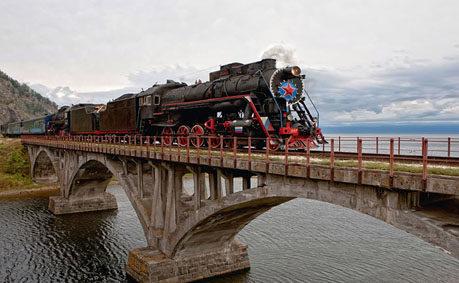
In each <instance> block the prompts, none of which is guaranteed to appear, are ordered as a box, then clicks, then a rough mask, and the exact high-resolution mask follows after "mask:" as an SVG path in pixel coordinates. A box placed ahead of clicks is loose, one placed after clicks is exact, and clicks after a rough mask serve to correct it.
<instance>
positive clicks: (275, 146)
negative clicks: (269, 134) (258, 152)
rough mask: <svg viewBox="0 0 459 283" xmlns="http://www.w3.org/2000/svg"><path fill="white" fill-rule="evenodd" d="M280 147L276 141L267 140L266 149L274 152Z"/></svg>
mask: <svg viewBox="0 0 459 283" xmlns="http://www.w3.org/2000/svg"><path fill="white" fill-rule="evenodd" d="M280 146H281V143H280V141H279V140H278V139H269V142H268V147H269V150H271V151H276V150H278V149H279V147H280Z"/></svg>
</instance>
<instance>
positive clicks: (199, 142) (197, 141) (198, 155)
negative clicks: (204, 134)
mask: <svg viewBox="0 0 459 283" xmlns="http://www.w3.org/2000/svg"><path fill="white" fill-rule="evenodd" d="M196 145H197V146H196V161H197V163H198V164H201V137H200V136H196Z"/></svg>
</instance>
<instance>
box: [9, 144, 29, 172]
mask: <svg viewBox="0 0 459 283" xmlns="http://www.w3.org/2000/svg"><path fill="white" fill-rule="evenodd" d="M6 173H8V174H14V175H20V176H22V177H26V176H29V173H30V162H29V158H28V155H27V150H26V149H25V147H21V148H20V149H19V150H13V151H12V152H11V153H10V155H9V156H8V159H7V161H6Z"/></svg>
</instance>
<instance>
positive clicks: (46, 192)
mask: <svg viewBox="0 0 459 283" xmlns="http://www.w3.org/2000/svg"><path fill="white" fill-rule="evenodd" d="M53 195H59V188H58V187H57V186H44V187H41V188H33V189H14V190H7V191H1V192H0V199H5V198H15V197H37V196H53Z"/></svg>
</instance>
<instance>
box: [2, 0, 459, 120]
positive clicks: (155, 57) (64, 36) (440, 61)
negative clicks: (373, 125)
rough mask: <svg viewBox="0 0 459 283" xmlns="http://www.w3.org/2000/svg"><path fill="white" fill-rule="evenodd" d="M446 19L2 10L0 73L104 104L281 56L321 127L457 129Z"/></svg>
mask: <svg viewBox="0 0 459 283" xmlns="http://www.w3.org/2000/svg"><path fill="white" fill-rule="evenodd" d="M458 15H459V2H458V1H441V0H437V1H433V0H432V1H420V0H417V1H406V0H405V1H400V0H397V1H389V0H384V1H371V0H362V1H344V0H341V1H287V0H283V1H266V0H264V1H247V0H244V1H237V0H232V1H202V0H200V1H115V0H107V1H83V0H81V1H47V0H41V1H35V0H30V1H25V0H23V1H17V0H15V1H10V0H2V1H1V2H0V69H2V70H3V71H4V72H6V73H7V74H9V75H10V76H12V77H14V78H15V79H17V80H19V81H22V82H27V83H29V84H41V85H44V86H46V87H48V88H55V87H58V86H67V87H69V88H70V89H71V90H73V91H75V92H76V94H73V96H74V97H73V99H77V98H78V99H88V98H89V97H90V96H94V95H95V93H96V94H98V95H100V96H99V97H98V98H99V99H105V100H108V99H109V98H113V97H116V96H113V95H115V94H116V95H118V94H119V92H122V90H126V91H127V90H129V91H130V90H136V89H138V90H140V88H141V87H144V88H146V87H148V86H150V85H152V84H154V83H155V82H156V81H159V82H162V81H164V80H165V79H166V78H173V79H180V78H182V79H190V80H191V79H195V78H194V77H196V78H198V77H199V78H201V79H203V80H206V79H207V74H208V73H209V71H211V70H214V69H217V68H218V65H221V64H226V63H229V62H233V61H238V62H242V63H249V62H253V61H257V60H259V59H260V58H261V56H262V54H263V53H264V52H266V51H268V53H269V50H283V51H284V52H285V55H288V56H284V59H285V60H284V61H287V62H283V63H284V64H286V63H290V64H292V63H294V64H298V65H300V66H301V67H302V69H303V71H304V73H305V74H306V76H307V77H308V80H307V81H306V84H307V87H308V89H309V91H310V93H311V94H312V96H313V97H314V99H315V101H316V102H317V104H318V106H319V109H320V110H321V117H322V118H323V119H324V120H325V121H326V122H329V123H338V122H339V123H352V122H365V123H368V122H406V123H410V122H414V121H420V120H421V121H425V122H429V121H430V122H432V121H433V122H435V121H437V122H438V121H440V122H458V121H459V16H458ZM281 63H282V62H281ZM198 70H204V71H202V72H198V73H196V72H197V71H198ZM111 96H113V97H111ZM75 97H76V98H75ZM59 99H61V100H60V101H59V102H60V103H65V99H68V100H69V102H73V100H72V97H66V96H64V95H63V96H62V97H60V98H59ZM92 99H94V98H92ZM96 99H97V98H96Z"/></svg>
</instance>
